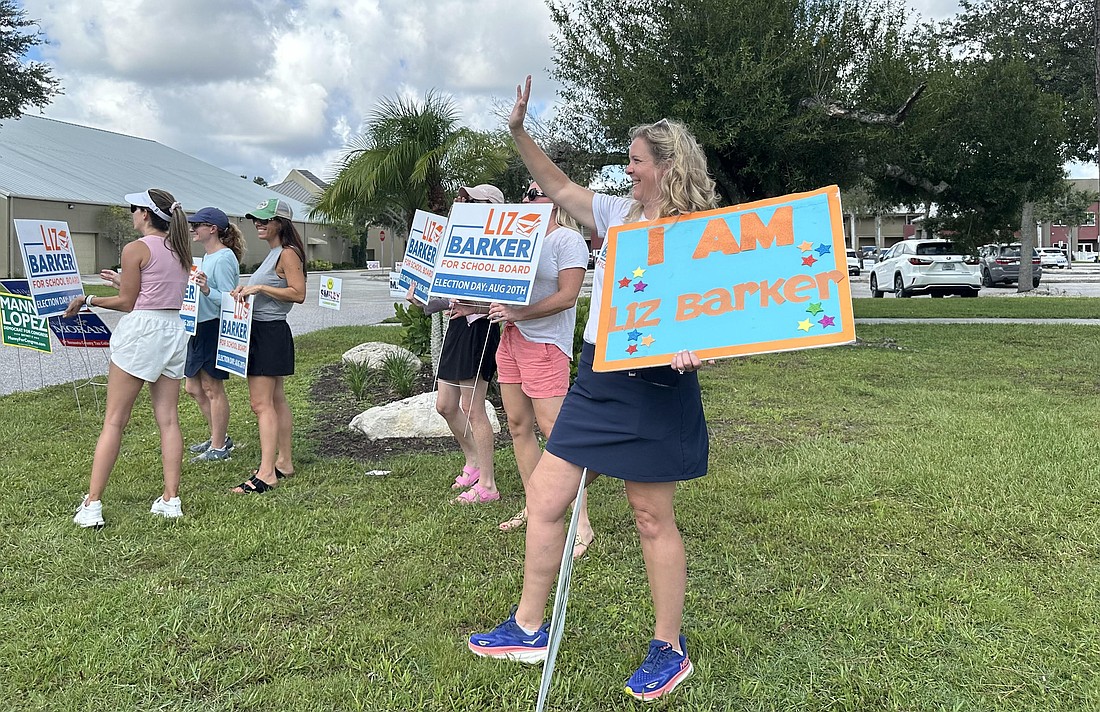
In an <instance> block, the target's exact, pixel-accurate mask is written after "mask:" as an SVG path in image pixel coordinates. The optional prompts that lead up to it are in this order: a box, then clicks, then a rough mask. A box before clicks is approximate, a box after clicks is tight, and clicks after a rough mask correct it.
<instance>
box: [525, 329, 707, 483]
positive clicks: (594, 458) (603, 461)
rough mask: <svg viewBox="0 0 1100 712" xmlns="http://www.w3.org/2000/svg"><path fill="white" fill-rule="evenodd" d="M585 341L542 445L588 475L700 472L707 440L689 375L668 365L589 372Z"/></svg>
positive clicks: (653, 476) (589, 349)
mask: <svg viewBox="0 0 1100 712" xmlns="http://www.w3.org/2000/svg"><path fill="white" fill-rule="evenodd" d="M594 352H595V347H594V346H593V345H592V344H589V343H587V342H586V343H585V344H584V348H582V349H581V356H580V360H579V361H578V363H577V380H576V381H575V382H574V383H573V387H572V388H570V389H569V393H568V394H566V396H565V402H564V403H562V406H561V412H560V413H558V419H557V421H556V422H555V423H554V430H553V432H552V433H551V434H550V440H549V442H547V443H546V450H547V451H548V452H550V453H553V454H554V455H556V456H557V457H560V458H561V459H563V460H565V461H566V462H571V463H573V464H574V465H579V466H581V467H587V468H588V469H589V470H591V471H592V472H598V473H600V474H603V475H609V476H611V477H616V478H618V479H621V480H630V481H632V482H678V481H680V480H690V479H693V478H695V477H701V476H702V475H705V474H707V457H708V455H709V454H710V440H709V438H708V436H707V422H706V419H705V418H704V417H703V399H702V394H701V392H700V390H699V377H698V374H696V373H685V374H680V373H678V372H677V371H676V370H675V369H672V368H670V367H668V366H658V367H654V368H641V369H638V370H637V371H613V372H610V373H596V372H595V371H593V370H592V355H593V353H594Z"/></svg>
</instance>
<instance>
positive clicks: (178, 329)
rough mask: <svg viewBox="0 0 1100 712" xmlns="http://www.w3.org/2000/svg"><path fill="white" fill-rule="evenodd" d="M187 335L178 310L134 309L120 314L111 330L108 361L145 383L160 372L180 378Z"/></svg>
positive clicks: (155, 377) (163, 374)
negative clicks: (112, 330) (122, 314)
mask: <svg viewBox="0 0 1100 712" xmlns="http://www.w3.org/2000/svg"><path fill="white" fill-rule="evenodd" d="M187 339H188V335H187V332H186V331H184V329H183V320H181V319H180V315H179V312H178V311H175V310H172V309H138V310H135V311H132V312H130V313H129V314H127V315H125V316H124V317H122V319H120V320H119V322H118V326H117V327H115V332H114V333H113V334H111V363H113V364H115V365H116V366H118V367H119V368H121V369H122V370H123V371H125V372H126V373H128V374H130V375H131V376H134V377H136V378H140V379H141V380H143V381H148V382H149V383H154V382H156V380H157V379H159V378H160V377H161V376H168V377H169V378H175V379H181V378H183V368H184V364H185V363H186V361H187Z"/></svg>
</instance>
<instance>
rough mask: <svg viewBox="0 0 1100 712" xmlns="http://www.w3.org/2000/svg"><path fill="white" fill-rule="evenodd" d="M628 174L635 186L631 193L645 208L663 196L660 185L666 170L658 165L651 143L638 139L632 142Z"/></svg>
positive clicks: (627, 168)
mask: <svg viewBox="0 0 1100 712" xmlns="http://www.w3.org/2000/svg"><path fill="white" fill-rule="evenodd" d="M626 174H627V175H628V176H629V177H630V182H631V183H632V184H633V186H634V189H633V191H632V192H631V197H633V198H634V200H637V201H638V202H639V203H641V204H642V205H643V206H644V207H649V206H650V205H652V204H653V203H655V202H656V201H657V199H658V198H659V197H660V195H661V188H660V183H661V178H662V176H664V174H665V169H664V168H662V167H660V166H659V165H658V164H657V161H656V159H655V158H654V157H653V151H652V149H650V147H649V142H648V141H646V140H645V139H643V138H636V139H634V140H633V141H631V142H630V153H629V157H628V159H627V164H626Z"/></svg>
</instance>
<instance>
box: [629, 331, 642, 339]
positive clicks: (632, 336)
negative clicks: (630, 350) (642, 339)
mask: <svg viewBox="0 0 1100 712" xmlns="http://www.w3.org/2000/svg"><path fill="white" fill-rule="evenodd" d="M641 335H642V332H640V331H638V330H637V329H635V330H634V331H631V332H630V333H629V334H627V335H626V340H627V341H637V340H638V337H639V336H641Z"/></svg>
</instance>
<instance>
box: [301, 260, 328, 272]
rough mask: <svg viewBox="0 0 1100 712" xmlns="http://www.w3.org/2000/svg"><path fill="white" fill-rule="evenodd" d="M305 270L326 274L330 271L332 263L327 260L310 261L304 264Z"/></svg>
mask: <svg viewBox="0 0 1100 712" xmlns="http://www.w3.org/2000/svg"><path fill="white" fill-rule="evenodd" d="M306 269H307V270H309V271H310V272H327V271H328V270H330V269H332V263H331V262H329V261H328V260H310V261H309V262H307V263H306Z"/></svg>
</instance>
